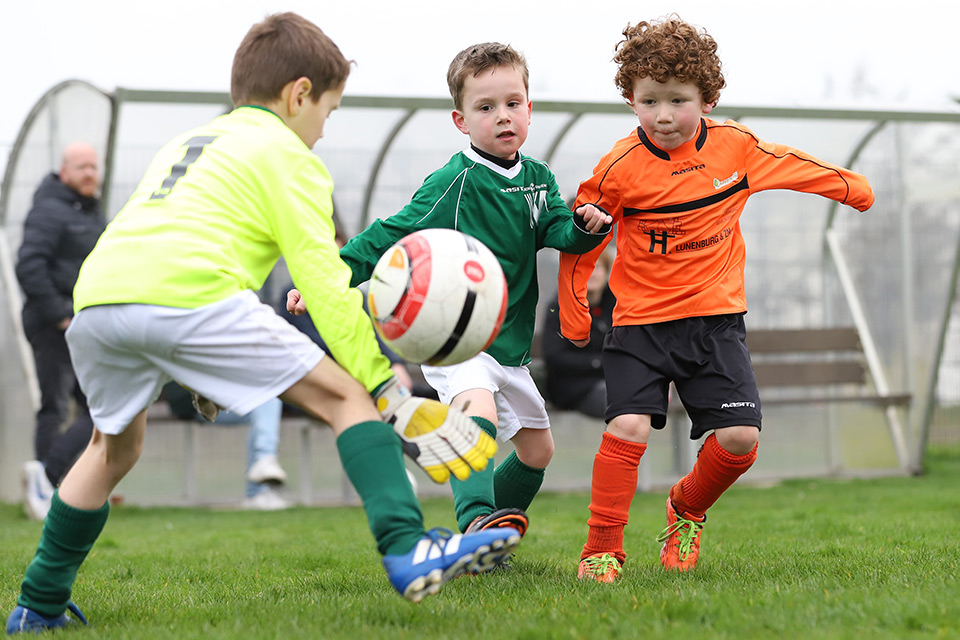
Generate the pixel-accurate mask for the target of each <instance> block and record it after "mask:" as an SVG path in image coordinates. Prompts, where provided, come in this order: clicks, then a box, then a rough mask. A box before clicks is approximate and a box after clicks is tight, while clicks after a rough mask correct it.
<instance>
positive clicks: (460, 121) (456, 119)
mask: <svg viewBox="0 0 960 640" xmlns="http://www.w3.org/2000/svg"><path fill="white" fill-rule="evenodd" d="M450 115H451V116H452V117H453V126H455V127H456V128H457V129H459V130H460V133H465V134H467V135H470V129H469V128H468V127H467V121H466V120H465V119H464V117H463V112H462V111H458V110H457V109H454V110H453V111H452V112H451V113H450Z"/></svg>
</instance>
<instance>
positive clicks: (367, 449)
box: [337, 421, 424, 555]
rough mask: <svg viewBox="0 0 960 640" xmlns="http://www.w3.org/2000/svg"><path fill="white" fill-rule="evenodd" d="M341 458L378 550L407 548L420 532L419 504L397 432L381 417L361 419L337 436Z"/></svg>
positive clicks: (387, 551)
mask: <svg viewBox="0 0 960 640" xmlns="http://www.w3.org/2000/svg"><path fill="white" fill-rule="evenodd" d="M337 450H338V451H339V453H340V463H341V464H342V465H343V469H344V471H346V473H347V477H348V478H350V482H351V483H352V484H353V487H354V489H356V490H357V493H358V494H359V495H360V499H361V500H362V501H363V509H364V511H366V513H367V520H368V521H369V523H370V531H371V532H372V533H373V537H374V539H375V540H376V541H377V550H378V551H379V552H380V553H381V554H382V555H386V554H390V555H403V554H405V553H408V552H409V551H410V550H411V549H413V547H414V546H416V544H417V541H418V540H420V538H422V537H423V536H424V530H423V513H422V512H421V511H420V503H419V502H417V496H416V495H415V494H414V493H413V488H412V487H411V486H410V482H409V481H408V480H407V470H406V467H404V465H403V450H402V448H401V446H400V437H399V436H398V435H397V434H396V432H394V430H393V427H391V426H390V425H388V424H386V423H383V422H372V421H371V422H361V423H359V424H355V425H353V426H352V427H350V428H349V429H347V430H346V431H344V432H343V433H341V434H340V435H339V436H338V437H337Z"/></svg>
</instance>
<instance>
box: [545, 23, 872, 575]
mask: <svg viewBox="0 0 960 640" xmlns="http://www.w3.org/2000/svg"><path fill="white" fill-rule="evenodd" d="M623 36H624V39H623V40H621V41H620V42H619V43H618V45H617V48H616V55H615V56H614V61H615V62H616V63H617V65H618V71H617V75H616V83H617V86H618V87H619V89H620V91H621V94H622V95H623V97H624V98H625V99H626V100H627V102H628V103H629V104H630V106H631V107H632V109H633V111H634V113H635V114H636V115H637V118H638V119H639V121H640V126H639V127H638V128H637V129H635V130H633V131H631V132H630V134H629V135H627V136H626V137H625V138H623V139H621V140H619V141H618V142H616V143H615V144H614V146H613V149H612V150H611V151H610V152H609V153H608V154H607V155H605V156H604V157H603V158H602V159H601V160H600V162H599V164H597V167H596V169H595V171H594V174H593V176H592V177H591V178H589V179H588V180H586V181H585V182H583V183H582V184H581V185H580V189H579V192H578V195H577V201H576V205H575V206H576V207H580V206H582V205H584V204H593V205H595V206H597V207H599V208H602V209H604V210H606V211H607V212H609V213H610V214H611V215H612V216H613V219H614V222H615V224H617V225H618V231H617V236H616V237H617V257H616V260H615V262H614V265H613V268H612V271H611V274H610V287H611V289H612V290H613V293H614V294H615V295H616V298H617V306H616V309H615V311H614V315H613V328H612V329H611V331H610V332H609V333H608V334H607V337H606V339H605V341H604V345H603V356H602V359H603V369H604V376H605V379H606V383H607V409H606V414H605V419H606V421H607V430H606V432H605V433H604V434H603V440H602V442H601V445H600V450H599V452H598V453H597V455H596V457H595V459H594V466H593V485H592V490H591V501H590V519H589V520H588V524H589V533H588V536H587V543H586V545H584V548H583V552H582V554H581V556H580V566H579V572H578V575H579V577H580V578H582V579H590V580H596V581H598V582H612V581H613V580H615V579H616V578H617V577H618V576H619V574H620V572H621V567H622V565H623V562H624V560H625V558H626V554H625V553H624V550H623V528H624V526H625V525H626V524H627V519H628V512H629V508H630V502H631V500H632V498H633V495H634V493H635V491H636V485H637V469H638V466H639V464H640V458H641V456H642V455H643V453H644V451H645V450H646V446H647V445H646V443H647V440H648V438H649V436H650V429H651V427H652V428H654V429H662V428H663V427H664V425H665V423H666V413H667V390H668V386H669V383H670V382H671V381H672V382H673V383H674V384H675V385H676V388H677V392H678V394H679V396H680V399H681V400H682V401H683V404H684V407H685V408H686V410H687V412H688V414H689V415H690V418H691V421H692V423H693V426H692V429H691V433H690V437H691V439H699V438H700V437H701V436H703V435H704V434H705V433H707V432H710V431H712V432H713V433H711V434H710V435H709V436H708V437H707V439H706V441H705V442H704V444H703V447H702V448H701V449H700V453H699V454H698V458H697V461H696V463H695V464H694V467H693V470H692V471H691V472H690V473H689V474H688V475H687V476H685V477H684V478H683V479H681V480H680V481H679V482H677V483H676V484H675V485H674V486H673V487H672V488H671V489H670V495H669V497H668V498H667V527H666V529H664V530H663V532H662V533H661V534H660V535H659V537H658V540H659V541H661V542H663V548H662V550H661V552H660V562H661V564H663V567H664V569H666V570H675V571H687V570H689V569H692V568H693V567H694V566H696V563H697V558H698V556H699V551H700V534H701V530H702V528H703V525H704V522H705V520H706V512H707V509H708V508H709V507H710V506H712V505H713V504H714V503H715V502H716V501H717V499H718V498H719V497H720V495H721V494H723V492H724V491H726V490H727V488H729V487H730V486H731V485H732V484H733V483H734V482H735V481H736V479H737V478H739V477H740V476H741V475H742V474H743V473H744V472H746V471H747V469H749V468H750V466H751V465H752V464H753V462H754V460H755V459H756V456H757V443H758V440H759V436H760V419H761V415H760V398H759V395H758V392H757V383H756V378H755V376H754V373H753V369H752V367H751V364H750V354H749V352H748V351H747V347H746V344H745V330H744V322H743V315H744V313H746V310H747V305H746V298H745V294H744V281H743V269H744V259H745V251H744V241H743V236H742V234H741V232H740V225H739V219H740V215H741V213H742V212H743V207H744V204H745V203H746V200H747V198H748V197H749V196H750V194H752V193H756V192H758V191H764V190H767V189H792V190H795V191H803V192H807V193H817V194H820V195H822V196H825V197H827V198H831V199H833V200H836V201H838V202H840V203H843V204H846V205H849V206H851V207H853V208H855V209H858V210H860V211H864V210H866V209H868V208H869V207H870V206H871V205H872V204H873V191H872V190H871V188H870V185H869V184H868V183H867V180H866V179H865V178H864V177H863V176H861V175H858V174H856V173H853V172H852V171H849V170H847V169H844V168H842V167H837V166H834V165H831V164H828V163H826V162H823V161H821V160H818V159H816V158H813V157H811V156H810V155H808V154H806V153H803V152H801V151H798V150H796V149H792V148H789V147H785V146H782V145H777V144H770V143H767V142H764V141H762V140H760V139H758V138H757V137H756V136H755V135H754V134H753V133H752V132H751V131H750V130H749V129H747V128H746V127H744V126H742V125H740V124H738V123H736V122H733V121H727V122H724V123H720V122H715V121H713V120H709V119H707V118H705V117H703V116H704V115H706V114H708V113H710V111H711V110H712V109H713V107H714V106H716V103H717V100H718V98H719V96H720V89H722V88H723V86H724V84H725V82H724V79H723V74H722V73H721V71H720V60H719V58H718V57H717V54H716V51H717V44H716V42H715V41H714V40H713V38H712V37H710V36H709V35H708V34H707V33H705V32H704V31H702V30H698V29H696V28H695V27H693V26H691V25H689V24H687V23H685V22H683V21H682V20H680V19H679V18H678V17H676V16H675V15H674V16H669V17H667V18H665V19H663V20H660V21H657V22H654V23H647V22H641V23H639V24H637V25H636V26H631V25H628V26H627V27H626V29H624V31H623ZM602 250H603V249H602V247H601V248H599V249H597V250H595V251H593V252H591V253H589V254H585V255H583V256H578V255H569V254H563V255H561V259H560V274H559V292H560V300H559V302H560V321H561V332H562V334H563V336H564V337H566V338H567V339H569V340H571V341H572V342H573V343H574V344H577V345H578V346H583V345H585V344H586V343H587V342H588V340H589V335H590V314H589V307H588V305H587V304H586V302H585V299H584V298H585V290H586V286H587V279H588V278H589V276H590V273H591V271H592V270H593V268H594V264H595V261H596V258H597V255H598V254H599V252H600V251H602Z"/></svg>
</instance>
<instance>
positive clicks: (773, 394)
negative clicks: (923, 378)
mask: <svg viewBox="0 0 960 640" xmlns="http://www.w3.org/2000/svg"><path fill="white" fill-rule="evenodd" d="M747 347H748V348H749V349H750V355H751V358H752V359H753V370H754V373H756V376H757V386H758V387H759V388H760V400H761V402H762V403H763V404H764V405H774V404H793V403H804V404H810V403H833V402H864V403H869V404H873V405H875V406H878V407H881V408H886V407H889V406H901V407H902V406H906V405H908V404H909V403H910V400H911V394H909V393H890V392H879V391H877V386H876V385H875V382H876V381H873V380H872V379H871V377H870V371H869V367H868V366H867V361H866V358H865V356H864V350H863V345H862V344H861V341H860V334H859V332H858V331H857V329H856V328H855V327H827V328H812V329H754V330H748V331H747Z"/></svg>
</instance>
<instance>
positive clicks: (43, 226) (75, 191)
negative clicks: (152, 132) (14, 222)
mask: <svg viewBox="0 0 960 640" xmlns="http://www.w3.org/2000/svg"><path fill="white" fill-rule="evenodd" d="M99 188H100V167H99V163H98V160H97V152H96V150H95V149H94V148H93V147H91V146H90V145H89V144H87V143H84V142H74V143H72V144H70V145H68V146H67V147H66V149H64V152H63V163H62V165H61V167H60V171H59V173H50V174H49V175H48V176H47V177H46V178H44V179H43V181H42V182H41V183H40V186H39V187H38V188H37V191H36V193H35V194H34V196H33V207H32V208H31V209H30V212H29V213H28V214H27V217H26V220H25V221H24V225H23V244H22V245H21V246H20V251H19V253H18V255H17V279H18V280H19V281H20V287H21V288H22V289H23V292H24V294H25V295H26V302H25V303H24V305H23V329H24V333H25V334H26V336H27V340H28V341H29V342H30V346H31V347H32V348H33V357H34V362H35V363H36V369H37V382H38V383H39V386H40V409H39V411H37V420H36V432H35V435H34V447H35V450H36V456H37V459H36V460H31V461H29V462H27V463H25V464H24V466H23V470H22V476H23V482H24V508H25V510H26V512H27V515H28V516H30V517H31V518H35V519H38V520H43V519H44V518H45V517H46V515H47V510H48V509H49V507H50V499H51V498H52V497H53V488H54V487H55V486H57V485H58V484H59V483H60V480H61V479H62V478H63V476H64V475H66V473H67V471H68V470H69V469H70V467H71V466H72V465H73V463H74V461H75V460H76V458H77V456H79V455H80V453H81V452H82V451H83V449H84V448H85V447H86V446H87V443H88V442H89V440H90V435H91V432H92V429H93V422H92V420H91V419H90V412H89V410H88V409H87V401H86V398H85V397H84V395H83V393H82V392H81V391H80V388H79V386H78V385H77V379H76V376H75V375H74V372H73V365H72V364H71V362H70V353H69V351H68V350H67V342H66V339H65V337H64V331H65V330H66V328H67V327H68V326H69V325H70V320H71V319H72V318H73V287H74V285H75V284H76V282H77V274H78V273H79V272H80V265H81V264H82V263H83V261H84V259H85V258H86V257H87V254H89V253H90V251H91V250H92V249H93V246H94V245H95V244H96V243H97V239H98V238H99V237H100V234H101V233H102V232H103V229H104V227H105V226H106V222H105V220H104V216H103V213H102V212H101V210H100V203H99V201H98V199H97V193H98V190H99ZM71 398H73V399H74V400H75V401H76V412H75V419H74V421H73V423H72V424H71V425H70V426H69V427H68V428H67V429H66V430H65V431H63V432H62V433H61V428H62V427H63V425H64V423H65V422H66V420H67V417H68V413H69V410H70V400H71Z"/></svg>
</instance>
